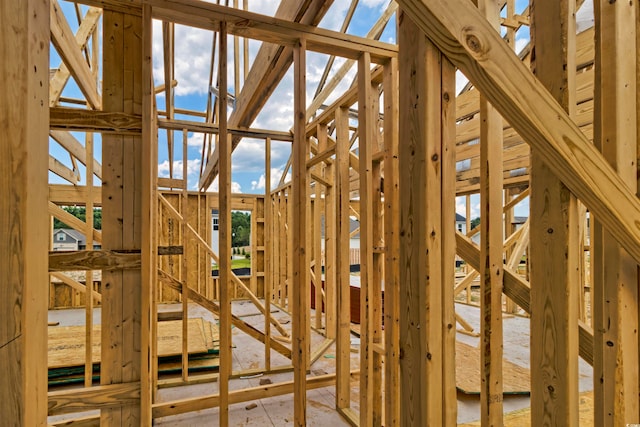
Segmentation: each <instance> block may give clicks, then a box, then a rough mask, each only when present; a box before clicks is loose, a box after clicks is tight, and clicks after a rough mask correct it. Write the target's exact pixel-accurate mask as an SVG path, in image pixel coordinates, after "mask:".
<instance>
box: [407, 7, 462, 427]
mask: <svg viewBox="0 0 640 427" xmlns="http://www.w3.org/2000/svg"><path fill="white" fill-rule="evenodd" d="M398 21H399V22H400V31H399V46H400V51H399V58H398V61H399V71H400V120H401V121H400V124H399V129H400V135H399V139H400V141H403V143H402V144H401V145H400V149H399V173H400V176H399V178H400V179H399V182H400V283H402V284H403V286H404V288H403V291H402V292H401V293H400V378H401V381H400V383H401V384H402V389H401V392H400V393H401V395H400V402H401V403H400V405H401V408H400V421H401V422H400V424H401V425H415V426H424V425H442V426H454V425H456V415H455V414H456V407H457V403H456V400H455V399H456V397H455V384H452V383H451V381H452V376H453V375H452V374H453V373H454V370H453V369H454V368H453V365H452V364H450V361H451V360H453V355H455V348H454V347H453V344H454V342H455V341H454V339H453V338H454V337H455V335H454V334H455V319H454V317H453V282H452V280H453V267H454V264H453V263H454V259H453V255H454V251H452V250H451V249H452V246H451V244H452V238H451V235H452V234H451V233H453V232H454V220H455V216H454V196H455V193H454V191H453V188H454V187H453V185H452V184H451V182H450V180H451V179H452V177H453V176H454V175H452V173H453V170H454V168H453V166H452V165H453V163H452V162H453V158H452V157H451V156H453V152H454V150H453V146H452V144H453V133H452V129H453V128H452V126H453V125H454V123H455V118H454V117H455V114H454V110H453V108H452V106H453V98H454V96H455V95H454V92H453V90H454V89H453V87H454V86H455V85H454V83H453V78H454V71H453V67H452V66H451V64H450V63H449V62H448V61H446V60H445V59H443V57H442V54H441V53H440V52H439V51H438V49H437V48H436V47H435V46H434V45H433V44H432V43H431V42H430V41H429V40H428V39H427V38H426V36H425V35H424V34H423V33H421V32H420V31H419V29H418V27H417V26H416V25H415V23H414V22H413V21H412V20H411V19H410V18H409V16H408V15H407V14H405V12H404V11H403V12H402V13H401V15H400V17H399V19H398ZM416 99H417V100H418V101H416ZM449 193H450V194H449ZM449 203H450V204H451V206H449V207H447V206H445V205H446V204H449ZM447 251H450V253H447ZM448 276H450V277H448ZM447 286H450V287H451V290H445V288H446V287H447ZM445 359H448V360H445ZM452 391H453V394H452Z"/></svg>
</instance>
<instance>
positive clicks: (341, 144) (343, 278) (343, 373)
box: [335, 108, 351, 409]
mask: <svg viewBox="0 0 640 427" xmlns="http://www.w3.org/2000/svg"><path fill="white" fill-rule="evenodd" d="M335 123H336V163H337V165H336V167H337V170H336V185H337V191H338V196H337V199H338V200H337V215H336V236H337V241H336V259H335V263H336V270H337V271H336V276H337V277H336V279H337V280H336V286H337V295H336V297H337V301H336V303H337V317H338V325H337V327H338V331H337V335H336V374H337V379H336V407H337V408H338V409H346V408H349V407H350V405H351V396H350V393H351V385H350V379H349V376H348V372H349V371H350V369H351V368H350V364H351V354H350V353H351V341H350V334H351V332H350V329H349V328H350V325H351V321H350V319H351V316H350V309H351V299H350V295H349V282H350V281H349V226H348V224H349V216H350V209H349V116H348V111H347V109H346V108H338V109H337V110H335Z"/></svg>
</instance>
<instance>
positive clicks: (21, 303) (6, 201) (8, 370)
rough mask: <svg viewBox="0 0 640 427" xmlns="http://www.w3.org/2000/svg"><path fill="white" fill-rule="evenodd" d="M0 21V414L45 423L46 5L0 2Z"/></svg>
mask: <svg viewBox="0 0 640 427" xmlns="http://www.w3.org/2000/svg"><path fill="white" fill-rule="evenodd" d="M0 21H1V22H3V24H4V25H2V26H1V27H0V81H2V82H4V84H3V90H2V91H1V93H0V123H3V130H2V137H1V138H0V187H1V188H2V197H1V198H0V234H1V235H2V236H3V237H2V239H0V253H1V254H3V256H1V257H0V320H1V322H0V324H1V325H2V327H1V328H0V370H1V371H2V372H3V379H2V381H1V383H0V401H2V404H1V407H2V410H1V411H0V412H1V413H2V422H3V423H5V424H7V425H16V426H17V425H23V426H45V425H46V424H47V298H48V296H47V292H46V289H47V286H48V283H49V278H48V273H47V272H48V270H47V242H46V236H47V235H48V234H47V230H48V226H49V218H48V215H47V214H46V212H47V195H48V187H47V162H48V155H47V141H48V132H49V109H48V105H49V102H48V99H49V2H48V1H41V0H26V1H21V2H3V3H2V4H1V5H0Z"/></svg>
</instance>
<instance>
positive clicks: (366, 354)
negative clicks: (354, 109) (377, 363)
mask: <svg viewBox="0 0 640 427" xmlns="http://www.w3.org/2000/svg"><path fill="white" fill-rule="evenodd" d="M373 104H374V102H373V91H372V90H371V58H370V55H369V54H368V53H366V52H365V53H363V54H362V55H361V56H360V58H359V59H358V154H359V160H360V425H362V426H369V425H371V426H373V425H379V424H380V422H381V420H380V419H377V418H374V413H375V412H376V411H375V408H376V407H380V405H379V404H378V401H377V400H376V399H374V395H375V390H374V389H375V387H374V384H375V379H374V360H373V359H374V351H373V329H374V328H373V324H374V319H373V311H374V310H373V307H374V299H375V295H374V290H375V287H374V286H373V283H372V282H373V280H374V277H373V270H374V264H373V165H372V161H371V155H372V150H374V148H376V147H377V140H376V137H377V132H376V131H375V127H376V126H377V118H376V117H375V116H374V114H373V113H374V110H373Z"/></svg>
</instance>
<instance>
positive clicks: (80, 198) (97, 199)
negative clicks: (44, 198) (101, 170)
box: [49, 184, 102, 207]
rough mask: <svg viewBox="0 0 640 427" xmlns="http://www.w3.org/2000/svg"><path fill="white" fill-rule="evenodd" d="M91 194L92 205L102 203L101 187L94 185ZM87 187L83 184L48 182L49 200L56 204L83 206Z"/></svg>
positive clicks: (85, 201) (86, 195)
mask: <svg viewBox="0 0 640 427" xmlns="http://www.w3.org/2000/svg"><path fill="white" fill-rule="evenodd" d="M91 194H92V195H93V205H94V207H95V206H101V205H102V188H100V187H94V188H93V190H92V192H91ZM87 197H88V193H87V187H85V186H84V185H65V184H49V201H50V202H53V203H55V204H56V205H61V206H65V205H66V206H69V205H78V206H84V205H85V204H86V203H87Z"/></svg>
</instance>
